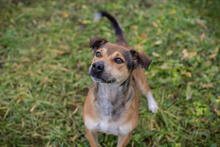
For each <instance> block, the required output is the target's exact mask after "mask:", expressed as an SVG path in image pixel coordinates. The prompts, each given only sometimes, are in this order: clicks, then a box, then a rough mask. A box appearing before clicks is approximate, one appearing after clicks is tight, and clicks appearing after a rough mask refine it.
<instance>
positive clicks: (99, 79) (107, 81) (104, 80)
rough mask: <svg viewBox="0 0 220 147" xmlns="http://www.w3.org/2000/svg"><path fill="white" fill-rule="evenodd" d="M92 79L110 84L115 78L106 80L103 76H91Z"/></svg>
mask: <svg viewBox="0 0 220 147" xmlns="http://www.w3.org/2000/svg"><path fill="white" fill-rule="evenodd" d="M91 78H92V80H93V81H95V82H98V83H108V84H111V83H114V82H115V81H116V79H114V78H113V79H111V80H106V79H104V78H97V77H94V76H91Z"/></svg>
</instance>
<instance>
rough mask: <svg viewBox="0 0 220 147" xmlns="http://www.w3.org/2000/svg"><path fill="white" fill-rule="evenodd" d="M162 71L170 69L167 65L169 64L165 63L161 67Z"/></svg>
mask: <svg viewBox="0 0 220 147" xmlns="http://www.w3.org/2000/svg"><path fill="white" fill-rule="evenodd" d="M160 68H161V69H169V66H168V65H167V63H164V64H162V65H161V66H160Z"/></svg>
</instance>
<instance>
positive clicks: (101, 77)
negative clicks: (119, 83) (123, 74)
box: [89, 61, 116, 83]
mask: <svg viewBox="0 0 220 147" xmlns="http://www.w3.org/2000/svg"><path fill="white" fill-rule="evenodd" d="M104 70H105V65H104V62H103V61H98V62H95V63H93V64H92V65H91V67H90V71H89V74H90V76H91V77H92V79H93V80H94V81H96V82H103V83H113V82H115V81H116V79H115V78H113V79H112V78H110V77H111V76H110V75H109V74H107V73H105V72H104Z"/></svg>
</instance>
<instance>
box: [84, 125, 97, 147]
mask: <svg viewBox="0 0 220 147" xmlns="http://www.w3.org/2000/svg"><path fill="white" fill-rule="evenodd" d="M85 129H86V138H87V139H88V140H89V144H90V146H91V147H98V146H99V145H98V135H97V132H95V131H91V130H89V129H88V128H85Z"/></svg>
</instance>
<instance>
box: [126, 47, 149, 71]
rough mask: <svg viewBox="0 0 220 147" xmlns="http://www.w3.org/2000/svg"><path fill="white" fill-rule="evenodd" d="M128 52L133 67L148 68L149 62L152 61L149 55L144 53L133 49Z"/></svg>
mask: <svg viewBox="0 0 220 147" xmlns="http://www.w3.org/2000/svg"><path fill="white" fill-rule="evenodd" d="M130 54H131V56H132V59H133V61H134V68H136V67H141V68H144V69H148V67H149V65H150V63H151V62H152V59H151V58H150V57H147V56H146V55H145V54H144V53H139V52H137V51H135V50H133V49H132V50H130Z"/></svg>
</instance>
